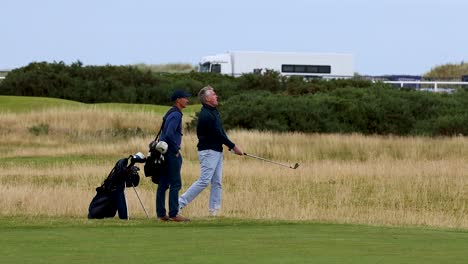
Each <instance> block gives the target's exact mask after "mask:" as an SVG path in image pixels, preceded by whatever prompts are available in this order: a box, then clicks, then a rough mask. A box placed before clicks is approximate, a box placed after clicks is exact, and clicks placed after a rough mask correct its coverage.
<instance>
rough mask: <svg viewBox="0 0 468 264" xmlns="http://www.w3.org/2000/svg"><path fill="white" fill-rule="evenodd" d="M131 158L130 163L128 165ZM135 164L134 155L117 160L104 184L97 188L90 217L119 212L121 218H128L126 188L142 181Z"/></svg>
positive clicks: (112, 214)
mask: <svg viewBox="0 0 468 264" xmlns="http://www.w3.org/2000/svg"><path fill="white" fill-rule="evenodd" d="M129 160H130V164H129V165H128V166H127V164H128V162H129ZM134 164H135V163H134V161H133V160H132V156H130V157H129V158H123V159H120V160H119V161H117V163H116V164H115V166H114V168H113V169H112V171H111V172H110V173H109V175H108V176H107V178H106V179H105V180H104V182H103V183H102V185H101V186H99V187H97V188H96V196H94V198H93V199H92V201H91V203H90V205H89V209H88V218H89V219H102V218H106V217H114V216H115V214H116V213H117V212H118V213H119V218H120V219H128V211H127V202H126V200H125V193H124V189H125V187H135V186H138V184H139V183H140V175H139V174H138V171H139V170H140V169H139V168H138V167H136V166H133V165H134Z"/></svg>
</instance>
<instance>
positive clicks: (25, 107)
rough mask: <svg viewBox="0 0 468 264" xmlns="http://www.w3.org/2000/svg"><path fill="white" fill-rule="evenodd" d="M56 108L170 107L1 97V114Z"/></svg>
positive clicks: (194, 108) (191, 107) (192, 110)
mask: <svg viewBox="0 0 468 264" xmlns="http://www.w3.org/2000/svg"><path fill="white" fill-rule="evenodd" d="M200 106H201V105H200V104H193V105H189V106H187V108H186V109H184V114H185V115H187V116H190V115H193V114H195V112H197V111H200ZM56 107H67V108H68V109H74V108H87V107H96V108H98V109H109V110H113V111H114V110H118V111H125V112H151V113H159V114H164V113H165V112H166V111H167V110H168V109H169V107H170V106H163V105H148V104H124V103H99V104H84V103H80V102H76V101H71V100H64V99H57V98H48V97H30V96H4V95H1V96H0V112H13V113H22V112H32V111H39V110H45V109H47V108H56Z"/></svg>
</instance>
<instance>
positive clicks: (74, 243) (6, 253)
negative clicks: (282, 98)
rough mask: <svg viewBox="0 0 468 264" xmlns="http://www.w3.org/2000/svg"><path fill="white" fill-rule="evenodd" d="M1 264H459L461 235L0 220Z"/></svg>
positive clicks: (245, 224) (463, 253)
mask: <svg viewBox="0 0 468 264" xmlns="http://www.w3.org/2000/svg"><path fill="white" fill-rule="evenodd" d="M0 244H1V245H2V246H1V247H0V263H112V264H118V263H426V264H428V263H466V259H468V251H467V250H466V249H467V248H468V233H467V232H457V231H450V230H432V229H420V228H388V227H372V226H357V225H337V224H320V223H286V222H273V221H269V222H264V221H248V220H236V219H222V218H221V219H198V220H197V219H195V221H192V222H190V223H161V222H156V221H154V220H144V219H135V220H130V221H120V220H117V219H109V220H85V219H61V218H54V219H48V218H40V217H39V218H34V219H22V218H20V217H16V218H3V219H0Z"/></svg>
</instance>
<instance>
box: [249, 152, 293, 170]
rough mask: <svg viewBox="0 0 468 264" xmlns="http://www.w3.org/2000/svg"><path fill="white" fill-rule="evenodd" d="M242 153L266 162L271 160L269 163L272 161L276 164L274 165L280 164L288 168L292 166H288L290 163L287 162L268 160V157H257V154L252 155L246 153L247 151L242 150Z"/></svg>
mask: <svg viewBox="0 0 468 264" xmlns="http://www.w3.org/2000/svg"><path fill="white" fill-rule="evenodd" d="M244 155H245V156H249V157H252V158H256V159H259V160H263V161H266V162H271V163H274V164H276V165H280V166H284V167H288V168H293V167H292V166H290V165H288V164H284V163H280V162H277V161H273V160H268V159H265V158H262V157H258V156H255V155H252V154H248V153H245V152H244Z"/></svg>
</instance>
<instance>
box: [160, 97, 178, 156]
mask: <svg viewBox="0 0 468 264" xmlns="http://www.w3.org/2000/svg"><path fill="white" fill-rule="evenodd" d="M164 118H165V120H166V121H165V123H164V127H163V129H162V131H161V136H160V137H159V140H160V141H165V142H166V143H167V145H168V148H167V149H168V151H170V152H172V153H177V152H179V150H180V144H181V143H182V112H181V111H180V110H179V108H177V107H176V106H173V107H172V108H171V109H169V111H167V113H166V115H165V116H164Z"/></svg>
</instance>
